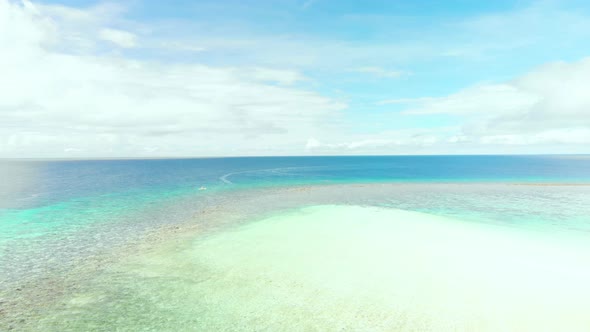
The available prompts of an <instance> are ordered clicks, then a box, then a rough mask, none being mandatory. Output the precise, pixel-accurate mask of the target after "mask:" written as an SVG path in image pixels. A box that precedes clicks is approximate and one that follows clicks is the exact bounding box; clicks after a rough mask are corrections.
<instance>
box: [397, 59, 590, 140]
mask: <svg viewBox="0 0 590 332" xmlns="http://www.w3.org/2000/svg"><path fill="white" fill-rule="evenodd" d="M588 86H590V58H586V59H583V60H581V61H578V62H573V63H565V62H558V63H552V64H548V65H545V66H542V67H540V68H537V69H535V70H533V71H531V72H530V73H528V74H526V75H523V76H522V77H519V78H516V79H514V80H512V81H509V82H506V83H501V84H483V85H478V86H475V87H472V88H467V89H464V90H462V91H459V92H458V93H455V94H452V95H450V96H447V97H442V98H430V99H424V100H421V101H419V102H418V103H417V105H416V106H415V107H414V108H411V109H409V110H407V111H406V113H408V114H447V115H454V116H459V117H462V118H464V119H465V121H466V124H465V126H464V131H465V132H466V133H469V134H477V133H479V134H494V135H496V134H498V135H504V134H508V135H517V134H524V133H542V132H545V131H548V130H556V129H559V130H578V129H579V128H590V93H588Z"/></svg>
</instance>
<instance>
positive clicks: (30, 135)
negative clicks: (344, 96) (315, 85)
mask: <svg viewBox="0 0 590 332" xmlns="http://www.w3.org/2000/svg"><path fill="white" fill-rule="evenodd" d="M0 22H1V23H0V24H1V25H0V40H2V41H6V43H4V42H3V43H1V45H2V50H1V52H0V72H2V73H3V75H2V76H0V86H2V87H3V90H2V92H0V155H2V156H12V157H23V156H40V157H42V156H65V155H68V156H141V155H153V154H158V155H219V154H225V155H228V154H229V155H232V154H233V155H244V154H245V155H247V154H274V153H276V150H280V151H284V152H282V153H288V152H289V151H291V152H292V151H296V150H299V151H302V149H303V148H302V147H301V146H300V144H299V142H300V141H301V138H302V137H307V136H308V135H310V134H313V133H314V132H317V131H324V132H325V128H326V127H325V126H323V125H322V124H323V123H325V122H331V121H336V120H335V119H336V118H338V116H339V110H341V109H343V108H344V107H346V105H345V104H343V103H341V102H338V101H335V100H332V99H329V98H326V97H323V96H321V95H319V94H317V93H314V92H311V91H307V90H304V89H301V88H298V87H291V86H292V85H294V84H295V83H297V82H299V81H301V80H303V79H304V77H303V75H301V74H300V73H298V72H296V71H293V70H281V69H275V68H263V67H254V68H249V67H245V68H238V67H210V66H204V65H199V64H165V63H158V62H147V61H137V60H131V59H126V58H122V57H113V56H95V55H91V54H88V55H86V54H65V53H61V52H60V51H59V50H60V49H62V47H63V46H64V44H63V43H64V40H63V39H61V38H62V37H63V35H64V34H62V33H63V32H65V35H67V32H68V31H64V26H63V25H60V20H56V19H54V18H53V17H52V16H51V15H50V14H48V13H47V12H44V7H36V6H29V7H25V6H22V5H19V4H16V3H11V2H7V1H5V0H0ZM105 23H109V22H105ZM69 24H71V21H70V23H69ZM99 31H101V30H99ZM103 31H104V30H103ZM118 42H119V44H121V43H123V44H124V43H126V42H128V41H123V40H118ZM126 45H127V46H130V44H129V43H127V44H126ZM277 83H278V84H279V85H276V84H277ZM269 151H270V152H269ZM292 153H294V152H292Z"/></svg>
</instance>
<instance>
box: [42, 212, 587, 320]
mask: <svg viewBox="0 0 590 332" xmlns="http://www.w3.org/2000/svg"><path fill="white" fill-rule="evenodd" d="M588 262H590V249H589V246H588V245H586V244H585V243H584V241H576V239H566V238H557V239H556V238H549V237H545V236H544V235H541V234H531V233H529V232H523V231H519V230H515V229H511V228H508V227H502V226H493V225H484V224H474V223H469V222H463V221H461V220H457V219H450V218H443V217H438V216H433V215H429V214H424V213H417V212H408V211H402V210H396V209H388V208H378V207H359V206H333V205H329V206H313V207H307V208H303V209H296V210H291V211H290V212H288V213H283V214H280V215H276V216H274V217H270V218H266V219H263V220H260V221H257V222H252V223H248V224H244V225H241V226H238V227H236V228H233V229H232V230H227V231H223V232H219V233H216V234H213V235H210V236H208V237H206V238H200V239H197V240H191V241H188V242H187V241H179V242H173V243H169V244H168V245H166V246H164V247H160V248H158V249H156V250H153V251H151V252H149V253H145V254H140V255H138V256H136V257H134V258H133V259H130V260H128V261H126V262H124V263H122V264H121V265H120V266H118V267H117V268H116V269H115V270H114V271H113V272H112V274H109V275H105V276H104V280H103V282H104V284H100V282H98V283H97V284H94V285H91V287H89V291H84V290H81V291H80V292H79V293H77V294H75V295H74V296H72V298H71V299H70V300H69V302H68V303H67V305H66V307H65V308H62V309H61V310H60V312H59V313H58V314H54V315H48V316H47V317H44V318H42V319H41V320H40V321H39V327H45V328H46V329H50V330H82V329H93V328H94V329H97V330H98V329H100V330H117V329H118V330H124V331H127V330H160V331H181V330H182V331H588V330H590V315H588V308H590V286H588V280H590V264H588ZM73 318H75V319H73Z"/></svg>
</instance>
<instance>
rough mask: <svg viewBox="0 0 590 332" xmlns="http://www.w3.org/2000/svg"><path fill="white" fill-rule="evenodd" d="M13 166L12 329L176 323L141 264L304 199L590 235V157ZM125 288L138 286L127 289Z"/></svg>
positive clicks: (0, 234)
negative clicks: (153, 306)
mask: <svg viewBox="0 0 590 332" xmlns="http://www.w3.org/2000/svg"><path fill="white" fill-rule="evenodd" d="M0 175H1V176H2V180H0V181H1V182H0V330H5V329H8V328H13V329H27V328H29V329H31V330H39V329H41V330H55V331H64V330H86V329H85V328H84V326H85V324H86V326H87V327H88V326H94V327H95V329H97V330H113V328H114V327H116V325H108V324H106V323H105V322H107V321H111V322H112V321H115V322H119V326H121V327H122V329H123V330H129V329H133V323H129V322H132V321H134V322H135V323H134V324H136V325H135V327H136V329H139V328H140V327H141V329H145V330H150V329H152V330H162V329H163V326H162V325H160V324H162V322H165V321H166V319H167V320H168V321H169V322H168V323H169V324H171V325H169V326H170V327H171V326H174V324H175V323H181V322H182V320H181V319H179V317H180V316H182V315H190V314H191V312H192V311H191V310H192V309H191V310H188V311H183V310H182V308H180V307H178V306H179V305H180V304H181V302H178V301H176V302H175V300H173V298H172V297H171V296H168V297H167V298H166V299H162V298H158V299H157V301H159V302H162V301H164V302H163V303H166V301H168V305H169V306H170V308H169V310H172V311H177V314H176V315H171V316H169V317H162V316H161V311H157V310H156V311H154V312H153V314H156V313H160V314H158V315H156V318H154V319H155V321H152V320H149V321H152V324H151V325H150V324H147V323H145V320H144V321H143V322H144V323H140V322H141V321H142V317H143V316H142V315H149V314H150V311H149V308H148V309H146V310H147V311H145V312H142V310H143V309H145V308H144V306H148V307H149V305H150V302H149V301H148V302H145V299H142V300H141V301H143V302H144V303H143V304H141V303H134V304H132V303H131V302H134V301H140V300H139V299H138V298H137V296H139V295H138V294H145V292H147V291H148V290H149V289H150V288H149V287H148V285H149V284H150V281H149V280H148V279H149V278H148V279H141V278H140V279H135V280H136V284H135V286H137V287H140V288H141V289H142V290H141V291H140V290H138V289H135V290H130V288H129V287H131V285H130V284H129V283H130V282H131V279H129V276H131V275H132V274H129V269H128V268H123V267H125V266H127V265H126V264H129V259H131V261H133V259H136V258H134V257H136V256H137V255H143V252H144V251H145V252H146V253H149V252H150V250H155V252H160V249H161V248H163V247H166V246H169V244H170V241H172V242H173V243H177V242H179V241H180V243H183V246H182V248H183V249H182V250H180V249H179V250H180V251H181V252H185V250H188V251H189V252H190V250H192V249H190V248H192V247H191V245H189V244H187V243H193V242H192V241H194V239H201V238H202V239H205V238H207V237H208V236H213V235H208V234H218V233H220V234H225V233H227V232H231V231H232V230H233V229H234V228H235V227H236V226H235V225H240V224H243V223H246V224H248V223H249V222H251V221H252V220H260V219H263V218H265V217H268V216H272V215H275V214H277V213H282V212H281V211H292V210H293V209H298V208H301V207H305V206H312V205H326V204H330V205H333V204H337V205H347V206H350V205H354V206H378V207H386V208H394V209H403V210H410V211H418V212H424V213H428V214H430V215H435V216H444V217H452V218H455V219H460V220H465V221H467V222H469V223H473V224H486V225H496V226H499V227H505V228H507V229H518V230H519V231H524V232H526V234H544V235H548V236H549V237H550V238H560V239H561V238H567V239H568V240H567V241H573V240H571V239H572V238H578V237H582V238H584V236H585V235H586V234H587V233H588V232H589V231H590V208H589V207H590V186H588V185H587V184H590V157H588V156H430V157H284V158H211V159H178V160H117V161H2V162H0ZM201 186H204V187H206V188H207V190H199V188H200V187H201ZM564 234H565V235H564ZM187 241H188V242H187ZM199 241H200V240H199ZM582 242H583V241H582ZM181 256H182V255H181ZM175 257H176V256H174V255H172V256H170V257H168V259H170V261H171V262H175V263H174V264H176V263H178V261H176V260H175V259H176V258H178V257H176V258H175ZM141 259H144V258H141ZM185 263H186V262H185ZM174 264H173V265H174ZM191 264H194V262H192V263H191ZM191 264H189V265H188V266H187V268H188V270H189V271H192V272H195V270H194V269H195V266H192V265H191ZM142 268H143V267H142ZM152 272H154V271H152ZM146 273H147V272H146ZM154 273H155V272H154ZM195 273H196V272H195ZM198 273H199V274H200V275H201V276H202V277H203V278H206V277H207V276H208V274H207V273H205V272H203V271H200V272H198ZM177 277H178V278H181V279H182V278H186V275H180V276H177ZM171 278H172V277H171ZM172 279H174V278H172ZM137 280H139V281H137ZM177 281H178V280H177ZM117 282H120V284H118V283H117ZM232 282H234V281H232ZM115 285H116V287H115ZM135 286H133V287H135ZM144 286H145V287H144ZM176 286H178V284H177V283H175V282H172V281H171V283H170V285H169V287H171V288H172V289H171V290H170V291H171V293H170V294H173V293H174V292H176V291H178V289H174V287H176ZM133 287H131V288H133ZM165 287H166V286H165V284H164V288H165ZM122 289H123V290H125V292H129V294H127V295H125V294H119V295H120V298H119V295H115V294H118V293H117V292H119V291H120V290H122ZM154 291H155V290H154ZM200 291H207V292H208V291H210V289H209V290H206V289H205V290H200ZM113 292H115V293H113ZM161 292H162V290H158V294H160V295H162V293H161ZM95 293H96V294H95ZM92 294H95V295H92ZM170 294H169V295H170ZM164 295H165V294H163V295H162V296H164ZM218 295H219V294H218ZM142 296H143V295H142ZM211 296H213V295H211ZM222 298H223V297H222ZM104 299H109V301H107V302H106V304H105V302H104ZM152 300H153V301H156V299H155V298H154V299H152ZM77 301H78V302H77ZM130 301H131V302H130ZM141 301H140V302H141ZM72 303H82V304H83V305H82V304H80V306H78V305H77V304H76V305H75V306H71V305H70V304H72ZM84 303H85V304H84ZM109 303H110V304H112V305H113V307H111V308H110V309H107V308H106V307H105V305H107V306H108V305H109ZM95 305H98V307H96V306H95ZM137 306H140V307H141V308H143V309H138V308H139V307H137ZM66 307H67V308H66ZM136 307H137V308H136ZM133 308H136V309H133ZM223 308H225V309H227V308H229V307H223ZM223 308H221V307H220V309H219V310H220V311H219V312H218V313H217V314H220V313H222V312H224V311H223V310H225V309H223ZM193 309H194V310H198V308H197V307H195V308H193ZM79 310H82V311H83V312H85V313H86V314H85V315H78V313H79V312H78V311H79ZM84 310H87V311H84ZM129 310H131V312H129ZM228 310H229V309H228ZM217 314H216V315H217ZM129 315H131V316H129ZM133 315H135V316H133ZM164 316H165V315H164ZM60 317H61V318H60ZM64 317H65V318H64ZM175 317H176V318H175ZM213 317H216V316H215V315H212V316H210V318H213ZM144 318H145V317H144ZM251 318H252V317H251ZM255 318H256V317H254V318H252V319H255ZM121 319H129V320H128V321H127V322H128V323H129V324H124V323H123V322H122V321H120V320H121ZM257 319H262V318H260V317H258V318H257ZM170 320H172V321H170ZM173 321H174V322H173ZM34 322H41V323H40V324H41V325H35V324H37V323H34ZM43 322H44V323H43ZM60 322H61V323H60ZM101 322H102V323H101ZM62 323H63V324H62ZM241 323H243V322H241ZM241 323H240V324H241ZM43 324H45V325H43ZM92 324H94V325H92ZM105 324H106V325H105ZM236 324H237V323H236ZM245 326H246V327H247V326H248V325H247V324H246V325H245ZM293 326H297V324H295V325H293ZM194 327H195V329H194V330H199V329H197V327H200V328H201V329H200V330H202V326H200V325H198V324H197V325H195V326H194ZM217 327H219V326H217ZM275 327H276V326H275ZM283 327H286V326H283ZM227 328H228V330H231V326H228V327H227ZM164 330H165V329H164ZM170 330H174V329H173V328H171V329H170ZM246 330H247V328H246ZM294 330H297V329H296V328H294Z"/></svg>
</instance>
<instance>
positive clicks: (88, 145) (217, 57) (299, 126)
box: [0, 0, 590, 158]
mask: <svg viewBox="0 0 590 332" xmlns="http://www.w3.org/2000/svg"><path fill="white" fill-rule="evenodd" d="M588 40H590V3H588V2H586V1H567V0H564V1H550V0H548V1H504V0H500V1H468V0H447V1H441V0H438V1H434V0H432V1H426V0H417V1H401V0H389V1H386V0H380V1H377V0H367V1H350V0H274V1H270V0H250V1H248V0H241V1H238V0H226V1H223V0H214V1H213V0H211V1H210V0H202V1H189V0H178V1H172V0H171V1H148V0H129V1H116V2H115V1H94V0H60V1H55V0H37V1H28V0H27V1H17V0H0V73H1V75H0V158H96V157H104V158H122V157H199V156H251V155H264V156H272V155H375V154H376V155H398V154H399V155H407V154H550V153H590V43H588Z"/></svg>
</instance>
